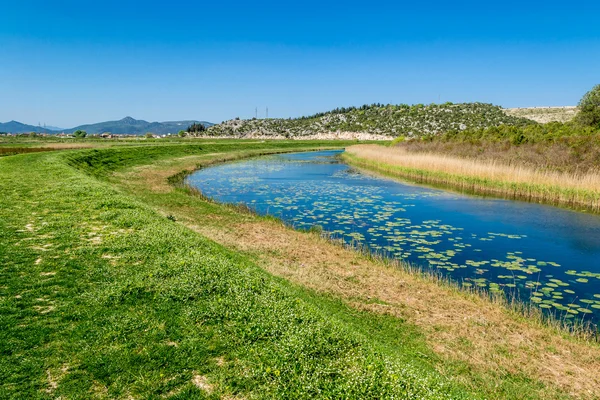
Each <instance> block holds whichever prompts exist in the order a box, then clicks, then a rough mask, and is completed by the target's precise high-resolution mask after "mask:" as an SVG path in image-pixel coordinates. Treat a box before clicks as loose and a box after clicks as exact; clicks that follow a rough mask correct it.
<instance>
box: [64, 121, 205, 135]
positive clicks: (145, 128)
mask: <svg viewBox="0 0 600 400" xmlns="http://www.w3.org/2000/svg"><path fill="white" fill-rule="evenodd" d="M194 122H195V123H199V124H202V125H204V126H206V127H209V126H212V125H214V124H211V123H210V122H206V121H193V120H191V121H167V122H148V121H144V120H139V119H134V118H131V117H125V118H123V119H121V120H119V121H107V122H99V123H96V124H89V125H80V126H77V127H75V128H72V129H66V130H65V133H73V132H75V131H76V130H82V131H86V132H87V133H88V134H94V133H104V132H110V133H114V134H128V135H143V134H145V133H147V132H151V133H155V134H157V135H164V134H167V133H177V132H179V131H181V130H185V129H186V128H187V127H188V126H190V125H191V124H193V123H194Z"/></svg>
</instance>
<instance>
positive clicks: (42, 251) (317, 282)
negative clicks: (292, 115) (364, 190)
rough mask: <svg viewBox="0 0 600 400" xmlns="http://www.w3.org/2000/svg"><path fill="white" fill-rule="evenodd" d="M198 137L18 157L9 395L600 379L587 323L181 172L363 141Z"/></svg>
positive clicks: (455, 386)
mask: <svg viewBox="0 0 600 400" xmlns="http://www.w3.org/2000/svg"><path fill="white" fill-rule="evenodd" d="M183 143H185V144H183V145H182V144H176V143H171V144H153V145H145V146H139V145H138V146H136V145H118V144H117V145H114V146H105V147H97V148H93V149H85V150H70V151H64V152H45V153H30V154H21V155H13V156H6V157H2V158H0V183H1V184H2V187H3V188H6V189H7V190H6V192H5V198H4V199H3V207H0V217H1V218H0V227H1V229H0V237H1V239H2V240H0V254H2V256H1V257H2V260H3V267H2V272H1V273H2V277H3V279H2V284H1V286H0V298H1V299H2V303H0V305H1V308H0V320H1V322H2V326H4V327H6V329H3V330H2V332H0V343H2V345H0V350H1V351H2V354H3V357H2V359H1V360H0V378H1V379H0V381H1V382H2V383H1V384H0V397H58V396H61V397H63V398H73V397H78V396H82V395H84V396H88V395H89V396H95V397H98V398H120V397H133V398H148V397H165V398H249V397H259V398H282V397H285V398H315V397H354V398H365V397H371V398H383V397H393V396H396V397H401V398H432V399H438V398H524V397H525V398H565V399H566V398H572V397H575V398H594V396H596V394H597V393H596V391H595V390H596V388H597V387H598V386H599V385H600V380H599V379H600V377H598V375H597V371H598V369H599V368H600V346H599V345H598V343H597V342H595V341H593V340H592V339H591V338H588V339H587V340H586V338H585V336H584V332H582V334H583V335H581V336H578V335H575V336H573V335H571V334H570V333H568V332H567V331H566V330H564V329H562V328H561V326H560V324H556V325H551V324H549V323H548V322H547V320H545V319H543V318H541V317H539V314H535V312H533V311H532V312H533V314H530V315H529V318H528V314H527V313H526V312H523V311H517V310H515V309H512V308H511V307H510V304H507V303H506V300H503V299H500V298H497V299H490V298H487V297H486V296H482V295H481V294H480V293H476V292H472V293H470V292H468V291H464V290H458V289H457V288H456V287H453V286H452V285H450V284H446V283H444V282H441V281H439V280H438V279H435V278H434V277H431V276H425V275H423V274H422V273H420V272H415V271H413V272H411V271H410V269H402V268H395V267H391V266H390V264H389V263H386V262H384V261H382V260H378V259H376V258H373V257H367V256H365V255H361V254H359V253H358V252H356V251H351V250H347V249H344V248H342V247H340V246H339V245H336V244H334V243H331V242H330V241H328V240H325V239H324V238H322V237H321V236H320V235H319V234H317V233H315V232H300V231H295V230H292V229H290V228H289V227H286V226H284V225H283V224H282V223H281V222H280V221H278V220H275V219H273V218H268V217H259V216H257V215H254V214H252V213H249V212H247V211H244V210H243V209H239V208H236V207H231V206H227V205H222V204H218V203H214V202H212V201H210V200H206V199H203V198H202V196H194V195H191V194H194V193H192V192H191V191H190V190H189V189H188V188H187V187H182V186H181V185H179V184H178V183H180V182H181V180H182V179H183V177H184V175H185V174H186V173H188V172H190V171H193V170H195V169H197V168H200V167H205V166H208V165H211V164H212V163H216V162H223V161H228V160H234V159H239V158H243V157H249V156H256V155H260V154H267V153H276V152H282V151H304V150H308V149H315V150H317V149H323V148H335V147H338V148H340V147H343V146H348V145H350V144H352V143H351V142H346V143H342V142H304V143H300V142H285V141H282V142H266V143H260V142H238V143H236V142H233V141H229V142H228V141H222V142H215V141H212V142H209V141H202V140H198V141H195V142H193V144H192V143H189V142H183ZM91 146H93V144H91ZM536 315H537V316H536ZM558 322H559V321H557V323H558Z"/></svg>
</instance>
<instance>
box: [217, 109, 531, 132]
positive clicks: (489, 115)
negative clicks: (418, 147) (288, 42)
mask: <svg viewBox="0 0 600 400" xmlns="http://www.w3.org/2000/svg"><path fill="white" fill-rule="evenodd" d="M533 123H534V122H533V121H531V120H528V119H525V118H521V117H516V116H511V115H507V114H506V113H504V112H503V110H502V108H500V107H498V106H494V105H492V104H484V103H463V104H452V103H445V104H431V105H422V104H418V105H412V106H409V105H406V104H401V105H391V104H388V105H382V104H372V105H364V106H362V107H358V108H357V107H349V108H337V109H335V110H332V111H329V112H325V113H319V114H315V115H312V116H309V117H301V118H296V119H251V120H239V119H235V120H230V121H227V122H223V123H221V124H219V125H215V126H212V127H210V128H209V129H208V130H207V134H208V135H214V136H237V137H260V136H273V137H306V136H312V135H318V134H323V133H336V132H355V133H364V134H371V135H379V136H391V137H394V136H423V135H426V134H438V133H444V132H447V131H450V130H464V129H474V128H486V127H491V126H498V125H502V124H505V125H528V124H533Z"/></svg>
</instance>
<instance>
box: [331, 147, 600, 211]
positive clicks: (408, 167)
mask: <svg viewBox="0 0 600 400" xmlns="http://www.w3.org/2000/svg"><path fill="white" fill-rule="evenodd" d="M342 158H343V159H344V161H346V162H348V163H349V164H350V165H354V166H358V167H361V168H365V169H368V170H372V171H375V172H379V173H382V174H384V175H387V176H390V177H396V178H402V179H408V180H410V181H414V182H417V183H424V184H432V185H437V186H442V187H446V188H451V189H455V190H458V191H462V192H466V193H471V194H480V195H491V196H497V197H502V198H508V199H515V200H525V201H530V202H539V203H545V204H550V205H556V206H564V207H568V208H573V209H576V210H580V211H588V212H594V213H599V212H600V173H599V172H594V171H589V172H584V173H569V172H559V171H552V170H540V169H535V168H531V167H526V166H523V165H518V163H516V164H517V165H510V164H503V163H501V162H498V161H494V160H490V161H486V160H477V159H469V158H461V157H453V156H448V155H446V154H442V153H434V152H423V151H421V152H411V151H410V148H408V149H407V148H405V147H401V146H393V147H384V146H381V145H356V146H351V147H349V148H347V149H346V152H345V153H344V154H343V155H342Z"/></svg>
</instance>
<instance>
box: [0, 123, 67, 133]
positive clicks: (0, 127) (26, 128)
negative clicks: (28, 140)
mask: <svg viewBox="0 0 600 400" xmlns="http://www.w3.org/2000/svg"><path fill="white" fill-rule="evenodd" d="M0 132H9V133H29V132H37V133H44V132H46V133H58V132H56V131H54V130H52V129H49V128H43V127H41V126H35V125H27V124H23V123H21V122H18V121H10V122H4V123H0Z"/></svg>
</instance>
